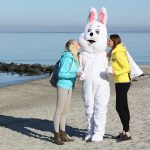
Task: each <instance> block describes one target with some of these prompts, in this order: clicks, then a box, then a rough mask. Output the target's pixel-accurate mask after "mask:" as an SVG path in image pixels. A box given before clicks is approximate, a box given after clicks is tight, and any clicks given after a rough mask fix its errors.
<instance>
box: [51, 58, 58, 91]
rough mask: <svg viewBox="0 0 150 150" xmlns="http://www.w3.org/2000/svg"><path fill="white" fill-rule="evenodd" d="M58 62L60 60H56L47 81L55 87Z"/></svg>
mask: <svg viewBox="0 0 150 150" xmlns="http://www.w3.org/2000/svg"><path fill="white" fill-rule="evenodd" d="M59 62H60V60H58V61H57V62H56V64H55V65H54V68H53V71H52V73H51V75H50V78H49V82H50V84H51V85H52V86H53V87H55V88H56V87H57V81H58V67H59Z"/></svg>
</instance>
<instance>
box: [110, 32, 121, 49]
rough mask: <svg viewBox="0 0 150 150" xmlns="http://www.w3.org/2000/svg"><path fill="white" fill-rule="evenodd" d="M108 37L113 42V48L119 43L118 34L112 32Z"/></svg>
mask: <svg viewBox="0 0 150 150" xmlns="http://www.w3.org/2000/svg"><path fill="white" fill-rule="evenodd" d="M110 39H111V40H112V41H113V43H114V45H113V47H112V49H115V48H116V46H117V45H118V44H120V43H121V38H120V36H119V35H118V34H112V35H110Z"/></svg>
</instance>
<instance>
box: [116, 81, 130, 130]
mask: <svg viewBox="0 0 150 150" xmlns="http://www.w3.org/2000/svg"><path fill="white" fill-rule="evenodd" d="M129 88H130V82H128V83H116V84H115V89H116V110H117V112H118V114H119V117H120V120H121V122H122V125H123V131H125V132H128V131H129V122H130V112H129V108H128V98H127V93H128V90H129Z"/></svg>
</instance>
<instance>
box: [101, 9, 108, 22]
mask: <svg viewBox="0 0 150 150" xmlns="http://www.w3.org/2000/svg"><path fill="white" fill-rule="evenodd" d="M107 18H108V16H107V11H106V8H105V7H102V8H101V10H100V11H99V19H100V22H101V23H102V24H106V23H107Z"/></svg>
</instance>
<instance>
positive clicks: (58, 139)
mask: <svg viewBox="0 0 150 150" xmlns="http://www.w3.org/2000/svg"><path fill="white" fill-rule="evenodd" d="M54 141H55V143H56V144H57V145H63V144H64V143H63V141H62V140H61V138H60V133H59V132H54Z"/></svg>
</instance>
